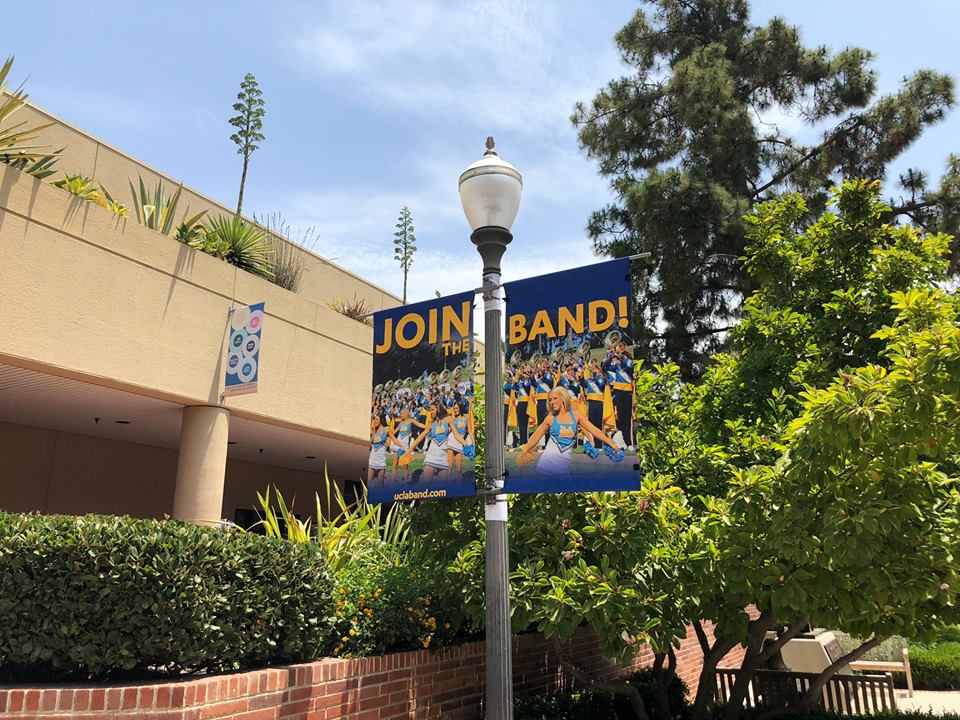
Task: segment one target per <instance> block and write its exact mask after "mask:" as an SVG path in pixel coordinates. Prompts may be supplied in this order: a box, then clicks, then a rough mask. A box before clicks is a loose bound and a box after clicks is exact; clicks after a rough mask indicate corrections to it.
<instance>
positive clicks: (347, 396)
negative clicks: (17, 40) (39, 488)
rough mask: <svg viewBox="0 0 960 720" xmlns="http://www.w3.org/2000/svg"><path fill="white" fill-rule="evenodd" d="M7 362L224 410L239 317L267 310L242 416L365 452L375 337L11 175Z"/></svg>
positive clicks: (2, 199) (2, 200) (4, 219)
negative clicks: (232, 330) (239, 309)
mask: <svg viewBox="0 0 960 720" xmlns="http://www.w3.org/2000/svg"><path fill="white" fill-rule="evenodd" d="M0 238H2V242H3V255H2V257H0V278H2V279H0V308H3V315H4V324H5V326H4V329H3V332H2V334H0V357H2V356H7V357H8V358H10V362H11V363H12V364H17V361H18V360H19V361H29V362H30V363H35V364H39V365H41V366H48V367H52V368H58V369H63V370H68V371H71V372H73V373H76V374H78V375H79V376H80V377H81V378H83V379H86V380H88V381H91V382H96V383H101V384H108V385H110V386H113V387H117V388H118V389H123V390H128V391H131V392H136V393H138V394H144V395H149V396H152V397H157V398H159V399H164V400H169V401H172V402H176V403H178V404H182V405H191V404H218V403H219V393H220V388H221V384H222V381H223V364H222V363H223V358H224V352H223V349H224V346H225V343H226V339H227V328H228V325H227V323H228V310H229V309H230V307H232V306H234V305H240V304H247V303H252V302H257V301H266V318H265V321H264V324H263V346H262V348H261V351H260V360H261V367H262V373H261V381H260V390H259V392H258V393H257V394H254V395H246V396H242V397H238V398H231V399H229V400H228V401H227V405H228V406H229V407H230V408H231V411H232V412H233V413H234V414H237V415H240V416H243V417H248V418H250V419H254V420H260V421H264V422H269V423H272V424H282V425H287V426H292V427H295V428H300V429H304V430H306V431H308V432H314V433H318V434H326V435H328V436H330V437H334V438H342V439H349V440H350V441H352V442H355V443H359V444H366V442H367V441H368V439H369V436H368V429H369V397H368V395H367V392H366V388H367V387H368V386H369V382H370V377H371V370H372V360H371V349H372V344H373V338H372V331H371V329H370V328H369V327H367V326H366V325H363V324H362V323H359V322H356V321H354V320H351V319H349V318H346V317H344V316H343V315H341V314H339V313H337V312H335V311H333V310H331V309H329V308H328V307H326V306H325V305H318V304H317V303H315V302H312V301H310V300H307V299H305V298H303V297H301V296H299V295H296V294H294V293H291V292H288V291H286V290H284V289H282V288H279V287H277V286H276V285H273V284H272V283H269V282H267V281H266V280H263V279H261V278H257V277H254V276H253V275H250V274H249V273H246V272H244V271H242V270H238V269H237V268H235V267H233V266H232V265H229V264H227V263H225V262H223V261H221V260H217V259H215V258H212V257H209V256H207V255H204V254H203V253H200V252H198V251H196V250H193V249H191V248H189V247H187V246H185V245H182V244H181V243H178V242H177V241H176V240H174V239H172V238H168V237H165V236H163V235H161V234H159V233H156V232H154V231H152V230H148V229H147V228H144V227H142V226H141V225H139V224H137V222H136V221H135V220H130V219H126V220H124V219H120V218H116V217H115V216H114V215H113V214H112V213H110V212H108V211H106V210H104V209H102V208H99V207H96V206H94V205H93V204H92V203H89V202H86V201H82V200H79V199H77V198H74V197H72V196H71V195H69V194H67V193H65V192H64V191H62V190H60V189H59V188H55V187H52V186H50V185H49V184H48V183H43V182H41V181H38V180H35V179H34V178H32V177H30V176H28V175H25V174H23V173H20V172H18V171H16V170H13V169H10V168H8V167H6V166H0Z"/></svg>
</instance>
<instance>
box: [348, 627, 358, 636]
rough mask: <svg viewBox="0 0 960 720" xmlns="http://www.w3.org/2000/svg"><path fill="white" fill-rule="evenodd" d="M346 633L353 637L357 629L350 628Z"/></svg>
mask: <svg viewBox="0 0 960 720" xmlns="http://www.w3.org/2000/svg"><path fill="white" fill-rule="evenodd" d="M347 634H348V635H349V636H350V637H353V636H354V635H356V634H357V631H356V630H354V629H353V628H350V632H349V633H347Z"/></svg>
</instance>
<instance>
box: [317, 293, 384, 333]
mask: <svg viewBox="0 0 960 720" xmlns="http://www.w3.org/2000/svg"><path fill="white" fill-rule="evenodd" d="M327 307H329V308H330V309H331V310H336V311H337V312H338V313H340V314H341V315H346V316H347V317H348V318H350V319H351V320H356V321H357V322H361V323H363V324H364V325H370V326H371V327H372V326H373V310H371V309H370V306H368V305H367V301H366V300H364V299H363V298H359V297H357V295H356V293H354V295H353V299H352V300H344V299H343V298H339V297H335V298H334V299H333V300H331V301H330V302H328V303H327Z"/></svg>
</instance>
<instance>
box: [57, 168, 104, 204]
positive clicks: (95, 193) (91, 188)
mask: <svg viewBox="0 0 960 720" xmlns="http://www.w3.org/2000/svg"><path fill="white" fill-rule="evenodd" d="M54 185H55V186H56V187H58V188H60V189H61V190H66V191H67V192H68V193H70V194H71V195H76V196H77V197H78V198H80V199H81V200H88V201H89V202H92V203H94V204H95V205H100V206H101V207H103V206H104V203H105V200H104V199H103V196H102V195H101V194H100V190H99V188H98V187H97V184H96V183H95V182H94V181H93V180H91V179H90V178H88V177H84V176H83V175H67V176H66V177H64V178H63V180H57V182H55V183H54Z"/></svg>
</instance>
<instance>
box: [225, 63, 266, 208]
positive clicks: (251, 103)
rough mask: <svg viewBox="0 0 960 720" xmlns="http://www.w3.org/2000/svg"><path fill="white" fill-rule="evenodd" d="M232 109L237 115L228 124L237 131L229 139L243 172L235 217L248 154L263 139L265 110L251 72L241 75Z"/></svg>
mask: <svg viewBox="0 0 960 720" xmlns="http://www.w3.org/2000/svg"><path fill="white" fill-rule="evenodd" d="M233 109H234V110H235V111H236V112H237V115H236V116H234V117H232V118H230V124H231V125H232V126H233V127H235V128H236V129H237V131H236V132H235V133H233V135H231V136H230V139H231V140H232V141H233V142H234V143H236V145H237V154H238V155H242V156H243V174H242V175H241V176H240V195H239V197H238V198H237V217H239V216H240V210H241V208H242V207H243V187H244V185H245V184H246V181H247V166H248V165H249V163H250V156H251V155H252V154H253V153H254V151H255V150H257V148H259V147H260V146H259V145H258V144H257V143H261V142H263V141H264V139H265V138H264V136H263V133H262V132H260V131H261V130H263V116H264V115H266V112H267V111H266V108H265V107H264V102H263V93H262V92H261V91H260V86H259V85H257V79H256V78H255V77H254V76H253V73H247V74H246V75H244V76H243V82H241V83H240V92H239V93H237V102H235V103H234V104H233Z"/></svg>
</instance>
